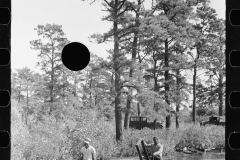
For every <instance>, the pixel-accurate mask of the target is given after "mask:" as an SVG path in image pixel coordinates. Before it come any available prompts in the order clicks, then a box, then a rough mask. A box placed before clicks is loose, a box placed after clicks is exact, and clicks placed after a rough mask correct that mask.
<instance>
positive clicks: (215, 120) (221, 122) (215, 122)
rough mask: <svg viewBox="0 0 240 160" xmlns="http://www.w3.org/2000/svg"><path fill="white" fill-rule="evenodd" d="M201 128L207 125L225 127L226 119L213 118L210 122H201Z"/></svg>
mask: <svg viewBox="0 0 240 160" xmlns="http://www.w3.org/2000/svg"><path fill="white" fill-rule="evenodd" d="M200 125H201V126H205V125H220V126H225V117H224V116H211V117H209V120H208V121H205V122H200Z"/></svg>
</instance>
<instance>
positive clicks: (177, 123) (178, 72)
mask: <svg viewBox="0 0 240 160" xmlns="http://www.w3.org/2000/svg"><path fill="white" fill-rule="evenodd" d="M179 96H180V71H179V70H177V106H176V113H175V117H176V128H179V107H180V100H179Z"/></svg>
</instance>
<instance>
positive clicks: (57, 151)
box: [12, 102, 225, 160]
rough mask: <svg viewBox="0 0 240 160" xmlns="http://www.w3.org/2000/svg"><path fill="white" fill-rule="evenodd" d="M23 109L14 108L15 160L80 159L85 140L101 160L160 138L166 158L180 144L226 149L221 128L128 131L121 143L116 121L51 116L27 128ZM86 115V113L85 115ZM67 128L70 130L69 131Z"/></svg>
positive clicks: (187, 125)
mask: <svg viewBox="0 0 240 160" xmlns="http://www.w3.org/2000/svg"><path fill="white" fill-rule="evenodd" d="M20 109H21V105H18V107H17V103H15V102H13V104H12V110H13V111H12V137H13V141H12V148H13V150H12V159H13V160H21V159H24V158H28V159H35V158H37V157H38V158H43V159H48V160H53V159H58V160H60V159H69V160H70V159H72V160H75V159H77V157H78V155H79V151H80V147H81V145H82V139H84V137H86V136H87V137H89V138H90V139H92V145H93V146H94V147H95V148H96V150H97V154H98V156H97V157H98V158H99V159H100V158H103V159H112V158H113V157H130V156H137V152H136V148H135V144H136V143H137V141H138V140H139V139H141V138H142V139H144V140H145V141H146V142H152V138H153V136H157V137H159V138H160V140H161V143H162V144H163V146H164V150H163V155H169V154H172V153H174V147H175V146H176V145H177V144H178V143H179V142H184V143H187V144H200V143H203V142H204V143H206V144H207V145H209V146H212V147H218V146H224V145H225V142H224V141H225V136H224V135H225V130H224V127H220V126H206V127H200V126H199V124H196V125H191V124H190V123H184V122H182V123H181V124H180V128H179V129H175V128H174V127H172V128H170V129H168V130H166V129H162V130H161V129H160V130H150V129H148V128H144V129H143V130H133V129H128V130H125V131H124V139H123V141H122V143H116V141H115V127H114V122H113V121H105V120H103V119H97V118H96V117H95V116H93V115H94V114H95V113H94V112H90V111H89V112H88V113H89V115H86V117H85V118H84V120H81V122H74V121H72V123H71V122H68V123H67V122H64V120H61V121H60V120H59V121H55V120H54V118H53V117H51V116H44V118H43V120H41V121H40V122H38V123H37V124H32V126H31V128H29V127H27V126H26V125H25V124H24V123H23V122H22V120H21V110H20ZM85 114H86V113H85ZM67 126H68V127H67Z"/></svg>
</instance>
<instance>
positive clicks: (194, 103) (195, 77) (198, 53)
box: [192, 48, 200, 124]
mask: <svg viewBox="0 0 240 160" xmlns="http://www.w3.org/2000/svg"><path fill="white" fill-rule="evenodd" d="M199 56H200V52H199V49H198V48H197V57H196V58H195V61H194V67H193V70H194V71H193V105H192V118H193V123H194V124H195V122H196V80H197V60H198V59H199Z"/></svg>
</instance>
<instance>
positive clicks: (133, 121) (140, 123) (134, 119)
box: [129, 116, 163, 129]
mask: <svg viewBox="0 0 240 160" xmlns="http://www.w3.org/2000/svg"><path fill="white" fill-rule="evenodd" d="M129 127H130V128H135V129H143V128H145V127H147V128H151V129H162V128H163V125H162V123H161V122H157V121H154V122H148V121H147V117H145V116H131V117H130V122H129Z"/></svg>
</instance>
